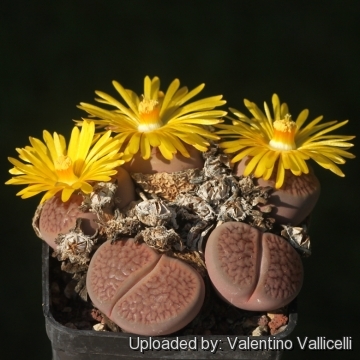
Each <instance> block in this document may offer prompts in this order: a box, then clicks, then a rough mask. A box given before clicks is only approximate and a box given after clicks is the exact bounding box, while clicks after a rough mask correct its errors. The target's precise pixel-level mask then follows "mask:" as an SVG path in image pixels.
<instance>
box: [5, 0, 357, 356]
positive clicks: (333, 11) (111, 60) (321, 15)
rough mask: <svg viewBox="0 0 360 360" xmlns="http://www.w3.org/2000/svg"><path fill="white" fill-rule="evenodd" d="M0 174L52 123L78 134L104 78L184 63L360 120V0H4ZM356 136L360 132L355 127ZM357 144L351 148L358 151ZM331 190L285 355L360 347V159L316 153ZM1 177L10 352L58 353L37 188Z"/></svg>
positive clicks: (174, 69) (189, 74) (233, 87)
mask: <svg viewBox="0 0 360 360" xmlns="http://www.w3.org/2000/svg"><path fill="white" fill-rule="evenodd" d="M0 12H1V22H0V44H1V55H0V63H1V66H0V75H1V76H0V89H1V90H0V91H1V97H0V101H1V108H0V111H1V117H0V119H1V120H0V121H1V131H0V146H1V155H2V156H1V158H0V161H1V182H2V183H4V182H5V181H6V180H7V179H8V178H9V177H10V175H9V174H8V169H9V168H10V167H11V164H10V163H9V162H8V161H7V159H6V158H7V156H13V157H14V156H16V152H15V147H24V146H26V145H28V136H30V135H31V136H34V137H37V138H41V136H42V130H43V129H47V130H49V131H50V132H53V131H57V132H59V133H62V134H64V135H65V136H66V137H67V138H68V136H69V134H70V131H71V129H72V126H73V125H72V122H71V119H79V118H80V117H81V115H83V114H82V112H81V111H80V110H78V109H77V108H76V105H77V104H78V103H79V102H80V101H86V102H93V98H94V90H96V89H98V90H103V91H105V92H108V93H111V94H115V91H114V90H113V88H112V85H111V81H112V80H113V79H116V80H118V81H119V82H120V83H121V84H123V85H124V86H125V87H127V88H130V89H133V90H134V91H136V92H137V93H141V92H142V86H143V78H144V76H145V75H150V76H151V77H152V76H155V75H157V76H159V77H160V79H161V81H162V84H163V86H162V88H163V89H165V88H166V87H167V86H168V84H169V83H170V82H171V81H172V80H173V79H174V78H176V77H178V78H179V79H180V81H181V83H182V84H183V85H187V86H188V87H189V88H194V87H195V86H197V85H198V84H200V83H202V82H205V83H206V88H205V90H204V91H203V92H202V94H201V95H202V96H210V95H216V94H223V95H224V97H225V99H226V100H227V101H228V105H229V106H232V107H235V108H239V109H241V110H243V111H244V110H245V108H244V105H243V102H242V100H243V98H248V99H250V100H252V101H255V102H256V103H257V104H258V105H259V106H260V107H262V103H263V101H264V100H266V101H268V102H270V101H271V95H272V94H273V93H274V92H276V93H278V94H279V96H280V99H281V100H282V101H286V102H287V103H288V104H289V107H290V111H291V113H292V114H293V116H294V117H295V116H297V114H298V113H299V112H300V111H301V110H302V109H303V108H309V109H310V118H311V119H313V118H315V117H316V116H318V115H324V117H325V120H333V119H336V120H344V119H350V122H349V124H348V125H346V127H345V128H341V129H339V130H337V132H338V133H342V134H353V135H358V134H359V130H360V128H359V123H360V119H359V95H360V94H359V83H360V81H359V80H360V76H359V75H360V70H359V55H360V51H359V50H360V41H359V35H360V31H359V30H360V28H359V23H360V3H359V2H358V1H355V0H353V1H348V0H345V1H344V0H342V1H334V0H327V1H312V2H310V1H309V2H307V3H305V2H301V1H270V0H269V1H247V0H244V1H240V0H239V1H213V2H211V1H182V2H176V1H155V0H153V1H145V0H144V1H139V0H131V1H109V0H108V1H104V0H103V1H96V0H86V1H85V0H77V1H76V0H71V1H70V0H62V1H42V0H33V1H4V0H3V1H2V2H1V5H0ZM354 143H355V144H356V143H357V139H355V140H354ZM358 149H359V146H358V145H357V146H355V148H354V149H353V152H354V153H355V154H358V152H359V150H358ZM314 167H315V170H316V173H317V176H318V178H319V179H320V181H321V185H322V194H321V198H320V201H319V202H318V205H317V207H316V209H315V211H314V212H313V217H312V225H311V237H312V247H313V255H312V256H311V257H310V258H309V259H307V260H305V262H304V265H305V282H304V286H303V289H302V291H301V294H300V296H299V323H298V326H297V328H296V330H295V332H294V334H293V336H292V339H293V340H294V348H295V350H293V351H291V352H287V353H285V355H284V359H285V360H286V359H292V360H296V359H308V360H311V359H339V358H341V359H357V358H358V356H359V355H360V352H359V346H360V339H359V335H360V330H359V320H360V311H359V307H358V305H359V270H360V265H359V259H360V245H359V230H358V228H359V223H360V221H359V219H360V214H359V188H358V176H359V175H358V172H357V169H358V168H359V165H358V159H355V160H350V161H348V162H347V163H346V164H345V165H344V166H342V169H343V171H344V172H345V174H346V177H345V178H339V177H337V176H336V175H334V174H332V173H331V172H330V171H327V170H324V169H322V168H320V167H319V166H317V165H315V166H314ZM20 189H21V187H15V186H5V185H4V186H3V188H2V194H3V196H2V202H1V206H2V211H1V213H0V216H1V225H2V239H1V243H2V248H1V253H2V260H1V261H0V266H1V269H0V274H1V297H0V299H1V308H0V309H1V324H0V329H1V330H0V331H1V341H0V344H1V353H2V354H4V353H5V354H6V358H7V359H39V360H41V359H47V360H49V359H50V358H51V353H50V342H49V341H48V339H47V337H46V333H45V327H44V318H43V315H42V307H41V241H40V240H39V239H37V238H36V237H35V235H34V233H33V230H32V228H31V218H32V215H33V212H34V211H35V208H36V206H37V204H38V202H39V200H40V196H37V197H36V198H31V199H27V200H21V199H20V198H18V197H15V193H16V192H17V191H19V190H20ZM296 336H299V337H300V338H301V339H302V340H303V339H304V338H305V336H308V337H316V336H325V337H327V338H332V339H337V338H342V337H343V336H352V338H353V347H354V350H353V351H352V352H336V351H333V352H331V351H326V352H320V351H306V352H303V351H300V348H299V346H298V344H297V342H296V338H295V337H296Z"/></svg>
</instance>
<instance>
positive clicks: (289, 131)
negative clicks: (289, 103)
mask: <svg viewBox="0 0 360 360" xmlns="http://www.w3.org/2000/svg"><path fill="white" fill-rule="evenodd" d="M273 127H274V133H273V137H272V139H271V140H270V142H269V145H270V146H271V147H272V148H273V149H276V150H294V149H296V145H295V131H296V123H295V122H294V121H292V120H291V115H289V114H287V115H285V119H283V120H275V121H274V123H273Z"/></svg>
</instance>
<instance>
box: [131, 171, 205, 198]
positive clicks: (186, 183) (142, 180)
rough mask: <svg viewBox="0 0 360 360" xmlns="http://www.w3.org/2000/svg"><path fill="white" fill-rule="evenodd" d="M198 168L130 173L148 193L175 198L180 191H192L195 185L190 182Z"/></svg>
mask: <svg viewBox="0 0 360 360" xmlns="http://www.w3.org/2000/svg"><path fill="white" fill-rule="evenodd" d="M198 172H199V170H198V169H190V170H185V171H178V172H175V173H171V174H168V173H156V174H141V173H132V174H131V176H132V178H133V179H134V180H135V182H136V184H137V185H138V186H140V188H141V189H142V190H143V191H144V192H147V193H149V194H155V195H157V196H159V197H161V198H163V199H165V200H169V201H172V200H175V198H176V197H177V196H178V195H179V194H181V193H187V192H189V191H192V190H193V189H194V187H195V185H194V184H192V183H191V181H190V180H191V179H192V178H193V176H194V174H197V173H198Z"/></svg>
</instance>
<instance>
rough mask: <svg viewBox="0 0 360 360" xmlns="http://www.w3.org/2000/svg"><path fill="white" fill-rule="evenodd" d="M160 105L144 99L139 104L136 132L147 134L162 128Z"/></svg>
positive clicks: (155, 101)
mask: <svg viewBox="0 0 360 360" xmlns="http://www.w3.org/2000/svg"><path fill="white" fill-rule="evenodd" d="M159 113H160V104H159V102H158V101H157V100H149V99H146V98H144V99H143V100H142V101H141V102H140V104H139V114H140V119H139V120H140V124H139V126H138V130H139V131H140V132H149V131H153V130H156V129H158V128H160V127H162V126H163V124H162V122H161V120H160V117H159Z"/></svg>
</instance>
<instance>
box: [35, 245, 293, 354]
mask: <svg viewBox="0 0 360 360" xmlns="http://www.w3.org/2000/svg"><path fill="white" fill-rule="evenodd" d="M42 261H43V262H42V272H43V280H42V281H43V307H44V308H43V310H44V316H45V325H46V332H47V335H48V337H49V339H50V341H51V345H52V355H53V360H71V359H77V360H90V359H91V360H92V359H94V360H110V359H121V358H123V359H274V360H275V359H280V358H281V355H282V352H283V351H282V350H281V346H282V345H283V346H284V345H287V346H289V344H291V341H290V340H288V339H287V337H288V336H289V335H290V333H291V332H292V331H293V330H294V328H295V326H296V323H297V312H296V302H295V301H294V302H293V303H292V304H291V305H290V316H289V323H288V326H287V328H286V329H285V330H284V331H283V332H281V333H280V334H278V335H275V336H270V337H267V336H256V337H254V336H250V337H248V336H234V335H230V336H226V335H221V336H220V335H207V336H199V335H197V336H194V335H190V336H178V337H154V338H149V337H144V336H140V337H139V336H136V335H132V334H123V333H114V332H97V331H93V330H74V329H70V328H67V327H65V326H63V325H61V324H60V323H58V322H57V321H56V320H55V319H54V317H53V316H52V314H51V308H50V306H49V295H50V292H49V247H48V245H47V244H46V243H44V244H43V255H42ZM269 339H270V340H271V341H272V342H271V344H272V345H271V346H272V348H273V349H274V347H275V344H277V346H278V348H279V349H278V350H254V347H256V344H258V345H257V346H258V347H259V346H260V345H261V342H262V346H263V348H264V344H265V342H267V343H269ZM150 340H152V341H153V343H152V345H153V346H154V347H155V348H156V347H157V346H159V344H162V346H166V344H167V343H164V341H165V342H166V340H168V341H169V342H168V344H171V346H170V348H172V350H164V349H161V350H155V349H153V350H145V349H144V350H143V351H142V352H140V350H139V349H137V350H136V349H135V348H138V347H140V344H141V341H143V344H144V346H145V342H149V341H150ZM130 341H131V344H130ZM211 341H212V342H213V344H214V343H215V341H217V344H218V345H219V346H218V348H217V350H216V351H213V352H212V351H211V350H210V349H211V345H210V344H211V343H210V342H211ZM160 342H162V343H160ZM235 343H236V345H235ZM181 344H184V346H185V344H188V346H189V347H191V348H192V349H193V350H191V349H189V350H187V349H181ZM239 344H242V345H243V346H247V347H248V348H249V349H250V350H241V349H239ZM130 345H131V346H130ZM138 345H139V346H138ZM206 345H209V346H210V349H206ZM195 346H196V349H194V348H195ZM175 347H178V349H174V348H175ZM232 347H233V348H232ZM285 348H286V347H285ZM289 350H290V349H289Z"/></svg>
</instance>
